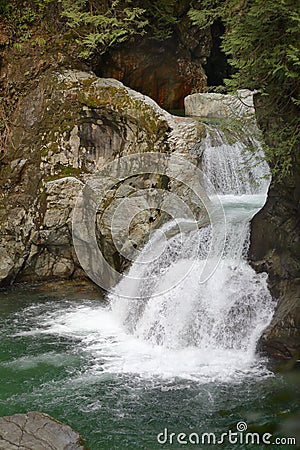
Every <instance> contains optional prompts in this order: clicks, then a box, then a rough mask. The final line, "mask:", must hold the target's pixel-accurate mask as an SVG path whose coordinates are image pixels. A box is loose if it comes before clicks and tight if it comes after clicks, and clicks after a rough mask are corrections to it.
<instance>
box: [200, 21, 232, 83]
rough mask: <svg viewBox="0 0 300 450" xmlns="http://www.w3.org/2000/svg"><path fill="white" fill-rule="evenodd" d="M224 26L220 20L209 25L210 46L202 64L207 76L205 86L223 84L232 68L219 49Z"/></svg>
mask: <svg viewBox="0 0 300 450" xmlns="http://www.w3.org/2000/svg"><path fill="white" fill-rule="evenodd" d="M224 32H225V27H224V25H223V23H222V22H221V21H220V20H217V21H215V22H214V23H213V24H212V26H211V36H212V47H211V52H210V56H209V57H208V58H207V63H206V64H205V65H204V69H205V73H206V76H207V86H208V87H210V86H223V85H224V79H225V78H228V77H230V75H231V74H232V70H231V68H230V66H229V64H228V60H227V56H226V55H225V53H224V52H223V51H222V49H221V44H222V36H223V34H224Z"/></svg>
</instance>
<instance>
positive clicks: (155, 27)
mask: <svg viewBox="0 0 300 450" xmlns="http://www.w3.org/2000/svg"><path fill="white" fill-rule="evenodd" d="M139 3H140V4H141V6H143V8H145V16H146V18H147V20H148V21H149V30H150V35H151V37H153V38H154V39H157V40H163V39H168V38H169V37H170V36H172V34H173V33H174V26H175V25H176V24H177V23H178V22H179V19H180V11H179V9H178V6H179V3H180V2H178V0H142V1H141V2H139ZM189 3H190V2H189Z"/></svg>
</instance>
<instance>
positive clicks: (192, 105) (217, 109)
mask: <svg viewBox="0 0 300 450" xmlns="http://www.w3.org/2000/svg"><path fill="white" fill-rule="evenodd" d="M184 106H185V114H186V115H187V116H192V117H204V118H208V119H228V118H229V119H230V118H231V119H232V118H236V119H237V118H248V117H253V116H254V114H255V110H254V105H253V92H251V91H249V90H247V89H241V90H239V91H237V94H236V95H229V94H227V95H224V94H217V93H203V94H201V93H197V94H191V95H188V96H187V97H186V98H185V99H184Z"/></svg>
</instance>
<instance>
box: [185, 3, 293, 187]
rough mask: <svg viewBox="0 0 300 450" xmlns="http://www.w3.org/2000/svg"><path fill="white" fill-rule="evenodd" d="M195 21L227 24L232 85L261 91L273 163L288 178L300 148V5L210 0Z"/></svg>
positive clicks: (225, 39)
mask: <svg viewBox="0 0 300 450" xmlns="http://www.w3.org/2000/svg"><path fill="white" fill-rule="evenodd" d="M200 4H201V9H199V5H200ZM197 5H198V6H197ZM189 16H190V18H191V20H192V21H193V23H194V24H197V25H198V26H199V27H201V28H203V27H206V26H208V25H209V24H211V23H212V22H213V21H214V20H216V19H221V20H222V22H223V23H224V24H225V27H226V32H225V35H224V37H223V44H222V49H223V51H224V52H225V53H226V54H227V55H228V57H229V63H230V64H231V66H232V67H233V68H234V74H233V76H232V77H231V79H229V80H225V83H226V86H227V87H228V88H230V89H231V90H236V89H238V88H249V89H253V90H257V91H258V92H259V93H260V94H261V95H262V96H264V97H265V100H264V102H263V105H264V108H265V116H266V117H265V118H262V122H268V123H269V125H268V126H266V127H265V130H264V131H265V136H266V139H267V141H268V144H269V143H270V144H271V146H270V150H269V152H268V154H267V158H268V160H269V162H270V163H271V166H272V169H273V174H274V176H275V177H276V179H277V180H280V179H284V178H285V177H286V176H287V175H288V174H289V173H291V171H292V170H293V164H294V162H295V161H296V160H297V158H298V157H299V147H300V144H299V138H300V136H299V128H300V122H299V117H300V111H299V106H300V98H299V95H300V47H299V42H300V9H299V1H298V0H277V1H275V2H274V1H273V0H264V1H263V2H262V1H260V0H225V1H224V0H218V1H215V0H204V1H201V2H198V3H196V4H195V6H194V8H193V9H191V10H190V12H189ZM270 118H272V121H271V122H272V125H270V123H271V122H270ZM272 144H274V145H272Z"/></svg>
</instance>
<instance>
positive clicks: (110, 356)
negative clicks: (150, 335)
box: [0, 286, 300, 450]
mask: <svg viewBox="0 0 300 450" xmlns="http://www.w3.org/2000/svg"><path fill="white" fill-rule="evenodd" d="M75 291H76V289H74V294H73V295H71V294H70V289H69V292H68V293H66V290H65V289H64V288H63V287H62V289H61V291H60V290H58V292H56V293H55V294H54V293H53V291H52V289H50V292H47V291H45V287H44V286H43V287H39V286H27V287H24V286H22V287H19V288H14V289H13V290H12V291H6V292H1V293H0V296H1V301H0V308H1V316H2V322H1V363H0V376H1V395H0V414H1V416H2V415H10V414H14V413H21V412H27V411H30V410H37V411H43V412H46V413H48V414H50V415H52V416H54V417H55V418H57V419H58V420H61V421H63V422H66V423H68V424H69V425H71V426H72V427H73V428H74V429H76V430H78V431H79V432H80V433H81V434H82V436H83V437H84V439H85V440H86V441H87V443H88V444H89V445H90V448H91V449H92V450H98V449H99V450H100V449H107V450H111V449H120V450H122V449H126V448H128V449H130V450H141V449H146V450H155V449H158V448H169V449H171V448H174V449H176V450H178V449H179V448H181V447H183V448H219V447H217V446H215V447H213V446H212V445H202V446H201V445H200V446H197V445H181V446H180V445H178V444H177V445H175V444H174V445H167V444H166V445H161V444H159V443H158V442H157V438H156V436H157V434H159V433H160V432H163V430H164V428H165V427H167V428H168V430H169V431H170V432H175V433H180V432H183V433H191V432H196V433H198V434H200V433H204V432H214V433H216V435H220V434H221V433H222V432H226V431H228V430H229V429H231V430H234V431H235V430H236V424H237V423H238V422H240V421H244V422H246V423H247V424H248V430H251V431H256V432H260V433H266V432H268V433H272V434H273V436H274V438H275V437H276V436H279V437H281V436H295V432H296V430H297V428H296V427H297V425H298V423H299V422H298V421H297V420H296V419H297V416H296V414H297V408H298V406H297V405H298V404H299V402H298V399H299V393H300V377H299V373H298V372H291V373H285V374H279V373H278V374H274V373H273V372H272V371H271V370H270V369H267V368H266V361H264V360H260V359H257V360H256V361H255V362H253V364H252V367H251V366H250V367H249V366H248V363H247V361H245V360H243V358H242V356H241V360H240V368H239V369H238V368H237V367H236V363H237V361H236V360H234V361H232V363H233V364H234V365H235V370H234V371H233V370H232V371H231V372H230V364H228V363H229V360H228V358H230V352H220V354H219V357H218V358H215V356H216V355H212V354H206V355H205V354H202V355H201V354H199V353H198V354H197V352H196V351H193V350H192V349H190V350H187V352H184V351H183V352H182V354H181V355H180V353H176V352H173V354H172V352H169V354H159V352H158V353H157V354H155V351H154V350H153V351H152V352H151V351H150V350H149V348H148V349H147V348H146V347H145V346H144V347H143V345H142V344H140V346H139V347H137V348H136V347H135V345H136V342H134V341H133V340H130V339H129V340H128V341H126V339H125V338H124V334H123V331H122V330H120V328H119V327H118V324H117V323H116V322H115V321H114V320H113V318H112V316H111V315H110V313H109V312H108V311H107V309H106V305H105V304H104V301H103V300H101V299H99V300H95V299H94V298H93V297H94V295H90V294H89V292H84V291H83V292H81V291H79V292H75ZM196 356H197V357H198V360H197V361H195V360H193V358H196ZM166 358H167V359H166ZM213 361H214V364H212V362H213ZM159 363H161V364H163V366H165V369H164V370H162V369H161V368H159V365H158V364H159ZM155 364H156V366H155ZM197 365H200V366H201V367H202V376H201V377H199V376H198V378H197V377H196V376H195V374H194V375H193V374H192V372H193V371H192V370H191V369H193V368H194V369H195V368H196V367H197ZM214 365H215V367H213V366H214ZM222 366H223V371H222ZM138 367H139V368H141V367H143V368H144V373H139V372H138V371H137V368H138ZM220 371H221V373H220ZM298 419H299V416H298ZM298 438H299V437H298ZM222 448H226V449H232V448H236V449H242V448H245V449H246V448H247V449H248V448H253V449H261V448H265V447H262V446H261V445H256V444H254V445H250V444H248V445H246V446H245V447H243V446H242V445H241V444H239V445H237V446H232V444H229V443H228V444H227V445H225V444H223V445H222ZM276 448H278V449H285V448H296V447H295V446H290V447H288V446H286V445H282V446H280V445H277V446H276Z"/></svg>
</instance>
